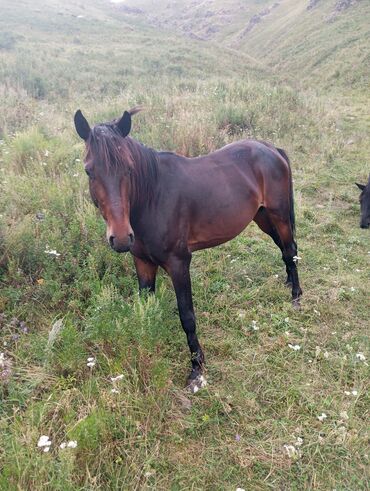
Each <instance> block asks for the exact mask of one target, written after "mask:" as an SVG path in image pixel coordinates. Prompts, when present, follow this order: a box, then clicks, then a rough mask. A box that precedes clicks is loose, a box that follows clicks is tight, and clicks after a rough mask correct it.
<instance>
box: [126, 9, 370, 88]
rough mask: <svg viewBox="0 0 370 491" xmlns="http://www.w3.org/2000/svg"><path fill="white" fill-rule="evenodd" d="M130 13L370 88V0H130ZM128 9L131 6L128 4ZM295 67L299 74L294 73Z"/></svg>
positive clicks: (305, 73)
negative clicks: (168, 0)
mask: <svg viewBox="0 0 370 491" xmlns="http://www.w3.org/2000/svg"><path fill="white" fill-rule="evenodd" d="M131 4H132V5H136V6H138V7H139V11H138V12H135V10H134V11H133V12H132V13H131V16H132V17H136V18H141V19H142V20H144V19H145V20H146V21H147V22H148V23H149V24H152V25H158V26H159V27H161V28H168V29H171V30H175V31H177V32H179V33H181V34H184V35H186V36H188V37H189V36H190V37H196V38H198V39H202V40H204V41H214V42H217V43H221V44H222V45H223V46H225V45H226V46H230V47H233V48H235V49H238V50H242V51H243V52H244V53H248V54H249V55H251V56H253V57H255V58H256V59H258V60H259V61H262V62H263V63H264V64H265V65H268V66H270V67H271V68H272V69H273V70H277V71H278V72H279V73H281V74H286V75H289V76H291V77H293V78H295V79H297V80H298V81H299V82H305V84H306V85H312V84H319V85H320V86H322V85H324V86H325V87H333V86H338V84H340V85H342V86H346V87H353V86H355V87H361V88H368V85H369V80H370V60H369V49H368V46H369V40H370V4H369V3H368V2H366V1H363V0H359V1H349V0H348V1H346V0H325V1H323V0H318V1H314V0H281V1H276V2H274V1H272V0H271V1H269V0H268V1H266V0H262V1H257V0H249V1H244V2H241V1H238V0H231V1H229V2H227V3H225V2H220V1H218V0H210V1H207V2H204V1H194V0H187V1H182V2H176V1H175V2H170V3H169V2H167V1H159V2H155V4H154V3H153V2H150V1H148V0H143V1H141V2H140V1H139V2H136V1H135V2H130V0H128V1H127V2H125V3H124V4H123V6H121V7H120V8H121V9H123V10H126V9H127V5H131ZM127 10H128V11H130V10H129V9H127ZM297 73H299V77H297V76H296V74H297Z"/></svg>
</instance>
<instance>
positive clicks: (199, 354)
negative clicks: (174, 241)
mask: <svg viewBox="0 0 370 491" xmlns="http://www.w3.org/2000/svg"><path fill="white" fill-rule="evenodd" d="M190 261H191V254H188V255H186V256H185V257H181V258H179V257H172V258H171V259H170V260H169V261H168V263H167V264H166V265H165V269H166V271H167V272H168V273H169V275H170V277H171V280H172V283H173V286H174V289H175V292H176V299H177V307H178V310H179V316H180V320H181V324H182V327H183V329H184V331H185V334H186V338H187V341H188V346H189V350H190V355H191V365H192V370H191V372H190V375H189V377H188V380H187V385H188V386H189V388H190V390H191V391H192V392H197V391H198V390H199V389H200V388H201V387H203V386H204V385H205V383H206V382H205V379H204V377H203V375H202V372H203V365H204V355H203V351H202V348H201V346H200V344H199V341H198V337H197V334H196V321H195V314H194V307H193V299H192V293H191V279H190V271H189V268H190Z"/></svg>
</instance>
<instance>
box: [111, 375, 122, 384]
mask: <svg viewBox="0 0 370 491" xmlns="http://www.w3.org/2000/svg"><path fill="white" fill-rule="evenodd" d="M110 379H111V381H112V382H113V383H114V382H117V381H118V380H122V379H123V375H117V377H111V378H110Z"/></svg>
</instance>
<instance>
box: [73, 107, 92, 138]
mask: <svg viewBox="0 0 370 491" xmlns="http://www.w3.org/2000/svg"><path fill="white" fill-rule="evenodd" d="M74 120H75V128H76V131H77V133H78V135H79V136H80V137H81V138H82V139H83V140H85V141H86V140H87V139H88V138H89V135H90V131H91V129H90V125H89V123H88V122H87V120H86V118H85V116H84V115H83V114H82V112H81V111H80V110H78V111H76V114H75V117H74Z"/></svg>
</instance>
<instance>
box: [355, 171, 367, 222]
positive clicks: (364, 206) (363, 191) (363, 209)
mask: <svg viewBox="0 0 370 491" xmlns="http://www.w3.org/2000/svg"><path fill="white" fill-rule="evenodd" d="M356 186H357V187H358V188H359V189H360V190H361V194H360V205H361V219H360V227H361V228H369V227H370V174H369V179H368V181H367V184H359V183H358V182H356Z"/></svg>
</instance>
